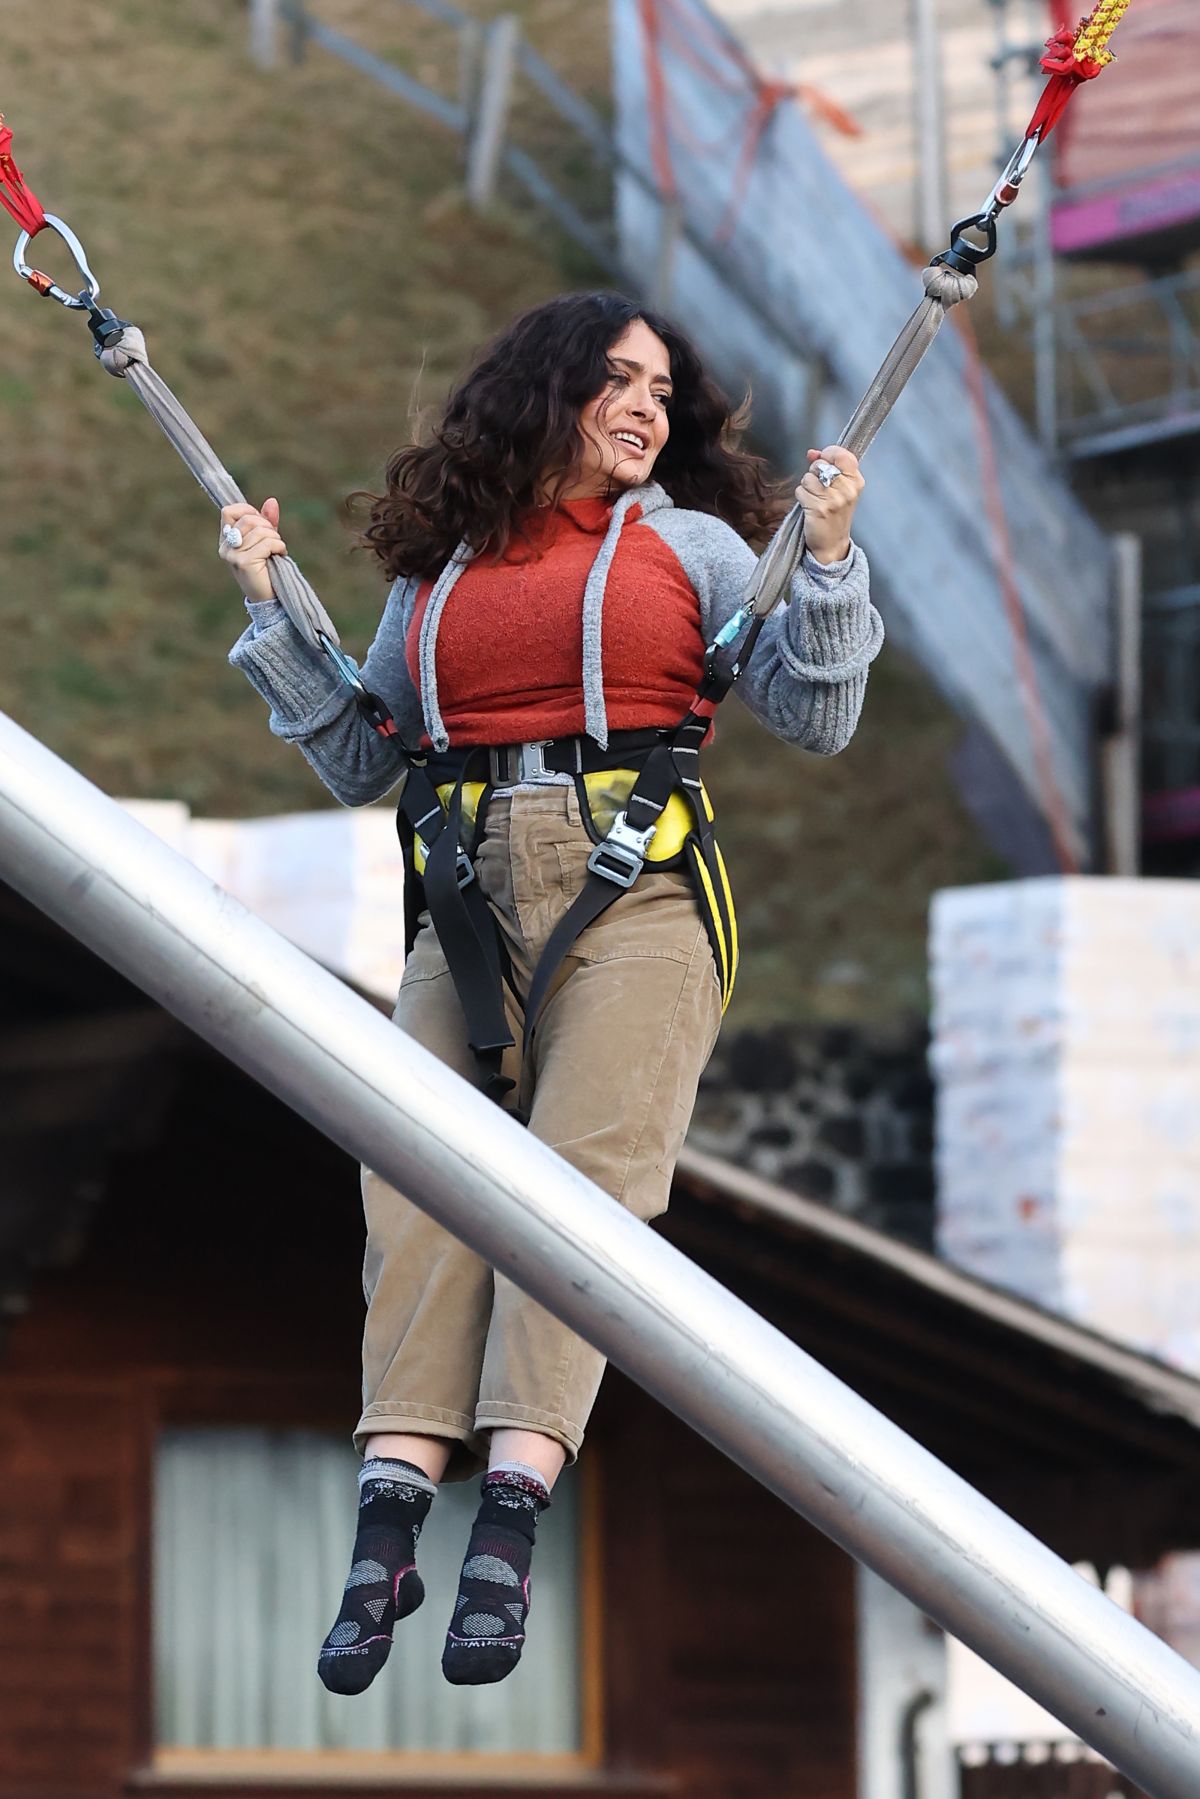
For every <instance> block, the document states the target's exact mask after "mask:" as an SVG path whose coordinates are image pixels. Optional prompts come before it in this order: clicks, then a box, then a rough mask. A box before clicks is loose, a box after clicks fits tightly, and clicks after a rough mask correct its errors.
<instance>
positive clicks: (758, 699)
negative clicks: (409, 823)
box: [229, 481, 883, 806]
mask: <svg viewBox="0 0 1200 1799" xmlns="http://www.w3.org/2000/svg"><path fill="white" fill-rule="evenodd" d="M634 506H638V507H640V508H641V512H640V517H641V519H642V521H643V522H645V523H646V524H648V525H649V526H650V528H651V529H652V530H654V531H657V532H658V534H659V536H660V537H661V538H662V540H663V542H664V543H666V544H667V545H668V546H669V547H670V549H672V550H673V551H674V553H675V555H676V556H677V557H678V559H679V562H680V564H681V566H682V568H683V571H684V573H685V575H686V576H687V579H688V581H689V582H690V583H691V586H692V587H693V589H694V590H695V593H696V598H697V601H698V603H699V612H700V619H699V623H700V630H701V632H702V633H703V636H704V640H705V642H706V643H711V641H712V639H713V637H714V636H715V635H716V634H717V632H718V631H720V630H721V628H722V627H723V626H724V625H725V624H726V623H727V622H728V620H729V619H730V618H731V617H732V616H733V614H734V613H735V612H736V611H737V609H738V607H739V606H740V605H741V602H742V591H743V589H744V587H745V585H746V581H747V579H748V577H749V575H750V571H751V570H752V568H753V567H754V561H755V558H754V553H753V551H752V550H750V549H749V547H748V546H747V545H746V544H745V543H744V542H743V540H742V539H741V538H740V537H739V536H738V535H737V532H736V531H734V530H732V529H731V527H730V526H729V525H726V524H724V523H723V522H722V521H721V520H720V519H717V518H713V517H711V516H710V515H709V514H708V513H704V512H685V511H683V510H682V509H681V508H678V507H676V506H675V505H674V504H673V502H672V500H671V498H670V496H669V495H668V494H666V493H665V492H664V491H663V489H662V488H661V487H659V486H658V484H657V483H656V482H652V481H651V482H646V483H645V484H644V485H642V486H640V487H634V488H631V489H628V490H627V491H626V492H625V493H624V494H622V496H621V498H620V499H619V500H618V501H617V504H616V506H615V507H614V508H613V514H612V519H611V521H610V524H609V527H608V530H607V532H606V534H605V537H604V540H603V542H602V543H601V545H600V548H599V551H598V553H597V556H596V559H595V562H594V564H593V567H592V571H591V574H590V575H589V577H588V581H587V586H586V589H585V592H584V598H583V669H582V677H583V693H584V702H585V713H586V729H587V734H588V735H589V736H590V737H592V738H594V739H595V741H596V742H597V743H598V744H599V745H600V746H601V748H605V747H606V746H607V743H608V720H607V715H606V712H605V706H604V668H603V660H602V643H603V633H602V624H603V616H604V590H605V585H606V582H607V579H608V571H609V568H610V567H611V565H612V560H613V555H614V553H615V551H616V547H617V539H618V537H619V535H620V533H621V531H622V529H623V528H624V526H625V522H626V520H627V518H628V516H629V513H630V511H631V509H632V508H633V507H634ZM470 560H471V552H470V550H469V549H467V548H466V546H465V545H464V546H460V548H459V549H458V550H457V551H456V552H455V555H454V556H453V557H452V558H451V560H450V562H449V563H448V564H447V566H446V568H445V569H444V570H443V572H442V574H441V576H440V577H439V578H438V580H437V582H436V583H435V586H434V589H433V592H432V594H431V595H430V600H429V605H428V606H427V608H426V611H425V617H424V620H423V621H422V629H421V638H420V676H421V680H420V691H418V689H417V687H416V685H415V684H414V682H413V680H412V677H411V676H410V674H409V669H408V662H407V658H406V654H405V644H406V639H407V636H408V631H409V627H410V625H411V623H412V617H413V611H414V608H415V605H416V599H417V593H418V590H419V588H420V586H421V582H420V581H419V580H418V579H415V578H412V579H408V580H400V581H397V582H396V583H395V584H394V586H393V587H392V590H391V592H390V594H389V595H388V600H387V606H386V608H385V610H384V614H383V617H382V619H381V621H380V625H379V631H378V633H377V635H376V638H375V641H374V643H373V644H372V645H371V648H370V650H369V651H368V654H367V659H366V662H365V663H364V664H363V668H362V678H363V680H364V682H365V683H366V685H367V687H368V688H369V689H370V691H371V692H372V693H375V694H377V695H378V696H379V698H380V699H381V700H382V701H383V703H384V705H385V706H387V708H388V710H389V711H390V712H391V714H392V717H393V718H394V719H395V721H396V724H397V726H398V727H399V730H400V736H401V738H402V740H403V741H404V742H405V743H410V744H415V743H417V742H418V741H419V739H420V736H421V733H422V731H423V730H424V731H427V732H428V734H429V738H430V741H431V742H432V743H433V744H434V746H435V747H436V748H438V749H444V748H446V747H447V744H448V738H447V736H446V728H445V725H444V723H443V720H442V714H441V709H440V707H439V704H438V683H437V638H438V626H439V623H440V621H441V617H442V613H443V611H444V609H445V605H446V601H447V600H448V599H449V597H450V594H451V592H452V591H453V588H454V584H455V582H456V581H457V580H458V578H459V576H460V575H461V574H462V571H463V569H464V568H465V567H466V566H467V564H468V563H469V562H470ZM247 610H248V612H249V613H250V625H249V627H248V629H247V630H246V631H245V633H244V634H243V635H242V637H241V638H239V640H238V642H237V643H236V644H235V645H234V647H233V649H232V651H231V652H230V657H229V660H230V661H231V662H232V663H233V665H234V667H235V668H240V669H241V670H242V672H243V673H244V674H245V675H246V677H247V678H248V680H249V681H250V682H251V684H252V685H253V686H254V687H255V688H256V689H257V691H258V692H259V693H260V694H261V695H262V697H263V698H264V699H265V700H266V702H267V704H268V705H269V706H270V708H271V718H270V726H271V730H272V731H273V732H274V734H275V735H276V736H277V737H281V738H283V739H285V740H286V741H287V742H290V743H295V744H297V745H298V746H299V748H300V749H301V751H302V752H303V753H304V755H305V756H306V757H307V758H308V760H309V762H311V764H312V766H313V768H314V769H315V770H316V772H317V773H318V775H320V777H321V779H322V781H323V782H324V783H325V785H326V787H328V788H329V791H330V792H331V793H332V794H334V796H335V797H336V798H337V799H339V800H341V801H342V803H343V804H344V805H347V806H363V805H367V804H369V803H370V802H371V801H372V800H377V799H381V798H382V797H383V795H384V794H385V793H387V792H388V790H389V789H390V788H391V787H393V786H394V785H395V783H396V782H397V780H398V779H399V773H400V770H399V765H398V761H397V757H396V755H395V752H394V750H393V749H392V747H391V745H390V744H387V743H385V742H384V741H383V740H382V739H381V738H380V737H378V736H377V735H376V733H375V732H374V731H373V730H372V729H371V727H370V726H369V725H368V724H367V723H366V722H365V721H364V720H363V718H362V717H361V715H360V714H359V712H358V710H357V708H356V706H355V704H354V700H353V698H352V696H351V694H350V692H349V690H348V689H347V688H346V686H345V685H344V684H343V683H342V682H340V681H339V680H338V678H337V676H336V675H335V673H334V671H333V668H332V666H331V665H330V663H329V662H328V660H327V659H326V658H325V657H324V656H322V655H321V654H320V652H319V651H317V650H313V649H311V648H310V647H309V646H308V645H307V644H306V643H305V642H304V640H303V638H301V636H300V635H299V633H298V632H297V631H296V630H295V629H294V628H293V626H292V625H291V623H290V621H289V620H288V618H287V615H286V613H285V612H284V610H283V608H282V606H280V605H279V604H278V603H277V602H276V601H274V600H270V601H266V602H265V603H262V604H254V603H251V602H247ZM882 642H883V623H882V621H881V619H880V617H879V614H878V612H877V611H876V610H875V608H874V606H873V605H872V604H871V599H870V579H869V572H868V568H867V559H866V557H865V556H864V554H863V552H862V550H861V549H859V548H858V547H857V546H855V547H853V548H852V549H851V552H850V555H849V556H848V557H847V558H846V560H845V561H844V562H838V563H833V564H830V565H828V566H822V565H821V564H820V563H818V562H816V561H815V560H814V559H813V558H812V557H811V556H809V555H806V556H805V557H804V560H803V563H802V565H801V567H800V568H799V569H798V570H797V572H796V575H795V578H794V580H793V583H792V595H791V602H790V604H789V605H787V606H781V607H779V608H778V609H777V610H776V611H775V612H774V613H773V614H772V616H771V617H770V618H769V619H768V620H767V623H766V626H765V627H764V629H763V633H762V636H761V637H760V639H759V642H758V647H757V649H756V650H755V652H754V656H753V658H752V660H751V662H750V665H749V668H748V669H747V671H746V673H745V674H744V675H743V676H742V679H741V681H740V682H739V683H738V685H737V687H736V688H735V689H734V691H735V692H736V693H737V694H738V695H739V696H740V697H741V699H742V700H743V701H744V702H745V703H746V705H748V706H749V708H750V710H751V712H753V713H754V715H755V717H757V718H759V719H761V721H762V722H763V724H764V725H766V727H767V728H768V730H770V731H772V732H774V734H775V735H776V736H777V737H782V738H783V739H784V740H785V742H788V743H794V744H798V745H800V747H801V748H803V749H807V750H812V751H815V752H816V754H818V755H822V756H833V755H836V754H837V753H838V751H839V750H842V749H844V748H845V747H846V745H847V744H848V743H849V741H850V739H851V737H852V736H853V735H854V731H855V727H856V726H857V724H858V718H859V714H860V712H861V710H862V703H863V694H864V692H865V689H866V683H867V670H868V668H869V667H870V664H871V663H872V661H873V660H874V659H875V657H876V656H877V655H878V653H879V649H880V646H881V645H882Z"/></svg>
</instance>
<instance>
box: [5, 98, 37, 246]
mask: <svg viewBox="0 0 1200 1799" xmlns="http://www.w3.org/2000/svg"><path fill="white" fill-rule="evenodd" d="M12 138H13V134H12V130H11V128H10V127H9V126H7V125H6V124H5V123H4V116H3V114H0V206H3V208H4V210H5V212H9V213H11V214H12V216H13V218H14V219H15V220H16V221H17V224H18V225H20V227H21V229H22V230H23V231H28V233H29V235H30V237H36V236H37V234H38V232H39V231H40V230H41V229H42V227H43V225H44V224H45V223H46V215H45V213H44V212H43V211H42V203H41V201H40V200H39V199H38V197H37V195H36V194H32V193H30V191H29V189H28V188H27V187H26V185H25V178H24V176H23V175H22V174H21V171H20V169H19V168H18V167H17V165H16V163H15V162H14V161H13V159H12ZM6 189H7V192H6V191H5V190H6Z"/></svg>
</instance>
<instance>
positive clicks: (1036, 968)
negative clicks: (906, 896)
mask: <svg viewBox="0 0 1200 1799" xmlns="http://www.w3.org/2000/svg"><path fill="white" fill-rule="evenodd" d="M930 959H931V972H932V983H933V1049H932V1060H933V1069H934V1074H935V1077H936V1080H937V1086H938V1100H937V1163H938V1208H939V1209H938V1243H939V1249H940V1251H941V1253H942V1254H943V1255H945V1256H946V1257H947V1259H948V1260H951V1261H954V1262H957V1263H959V1264H960V1265H961V1266H963V1267H965V1268H968V1269H970V1270H971V1271H972V1272H974V1273H976V1274H979V1275H981V1276H983V1277H984V1278H985V1279H988V1280H993V1281H996V1282H997V1283H999V1284H1001V1285H1003V1286H1006V1287H1011V1288H1014V1289H1015V1290H1016V1291H1018V1292H1020V1293H1023V1294H1025V1295H1026V1296H1027V1297H1028V1298H1030V1299H1033V1300H1036V1301H1038V1302H1039V1303H1041V1304H1043V1305H1048V1306H1052V1307H1054V1308H1056V1309H1057V1310H1060V1311H1063V1312H1065V1313H1067V1314H1069V1315H1070V1316H1071V1317H1074V1318H1076V1319H1078V1320H1079V1321H1080V1322H1083V1323H1087V1324H1090V1325H1092V1326H1094V1327H1095V1328H1096V1329H1098V1330H1102V1331H1104V1332H1105V1333H1106V1334H1108V1335H1111V1336H1113V1337H1116V1338H1119V1339H1122V1340H1124V1341H1126V1342H1128V1343H1131V1344H1133V1345H1135V1346H1136V1347H1138V1348H1141V1349H1145V1350H1147V1351H1150V1352H1152V1353H1154V1354H1157V1355H1159V1356H1162V1357H1164V1358H1166V1359H1168V1360H1170V1361H1173V1362H1176V1363H1177V1364H1179V1365H1181V1366H1183V1367H1186V1368H1189V1369H1192V1370H1193V1371H1195V1370H1200V1281H1198V1280H1197V1275H1198V1274H1200V885H1198V884H1196V883H1192V882H1182V881H1117V880H1098V879H1069V880H1062V879H1048V880H1038V881H1025V882H1012V883H1007V884H1004V885H999V886H991V887H976V888H967V889H962V890H957V891H951V892H946V893H942V894H939V895H938V896H937V899H936V900H935V902H934V907H933V917H932V931H931V957H930Z"/></svg>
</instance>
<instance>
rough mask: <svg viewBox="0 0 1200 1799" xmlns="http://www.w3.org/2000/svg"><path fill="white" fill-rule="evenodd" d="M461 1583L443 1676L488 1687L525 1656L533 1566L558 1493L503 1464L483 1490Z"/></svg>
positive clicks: (538, 1479) (519, 1469)
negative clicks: (543, 1520)
mask: <svg viewBox="0 0 1200 1799" xmlns="http://www.w3.org/2000/svg"><path fill="white" fill-rule="evenodd" d="M480 1490H481V1492H482V1494H483V1503H482V1504H481V1505H480V1507H479V1511H478V1513H477V1515H476V1518H475V1524H474V1526H473V1528H472V1531H471V1540H470V1542H469V1543H468V1545H467V1555H466V1560H465V1561H464V1562H463V1570H462V1574H461V1576H460V1578H459V1587H458V1600H457V1602H456V1604H455V1607H454V1616H453V1618H452V1619H451V1621H450V1629H449V1631H448V1632H447V1633H446V1647H445V1649H444V1651H443V1653H442V1673H443V1674H444V1675H445V1676H446V1679H447V1680H448V1681H449V1682H450V1683H451V1685H452V1686H456V1687H481V1686H488V1685H490V1683H491V1682H492V1681H496V1680H503V1679H504V1677H505V1675H506V1674H511V1673H512V1671H513V1669H514V1668H515V1667H516V1665H517V1663H518V1662H519V1661H520V1659H521V1650H522V1649H523V1648H524V1646H525V1619H526V1617H527V1615H528V1612H529V1564H530V1562H531V1560H532V1559H533V1537H534V1531H535V1530H536V1528H537V1521H538V1516H539V1514H540V1513H541V1512H543V1511H545V1509H546V1507H547V1506H548V1505H549V1503H550V1490H549V1488H548V1487H547V1485H546V1483H545V1481H544V1480H543V1479H542V1478H541V1476H540V1475H539V1474H538V1473H536V1472H535V1470H534V1469H532V1468H525V1467H523V1466H516V1465H514V1464H512V1463H507V1464H504V1463H502V1464H501V1465H500V1466H499V1467H497V1468H493V1469H491V1470H490V1471H489V1472H488V1473H487V1474H486V1475H485V1476H484V1479H483V1486H482V1488H481V1489H480Z"/></svg>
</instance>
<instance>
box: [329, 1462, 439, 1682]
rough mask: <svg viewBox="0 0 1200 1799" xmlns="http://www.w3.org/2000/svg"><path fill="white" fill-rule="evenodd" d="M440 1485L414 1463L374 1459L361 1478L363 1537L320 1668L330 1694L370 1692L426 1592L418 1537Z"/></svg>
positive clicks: (358, 1540)
mask: <svg viewBox="0 0 1200 1799" xmlns="http://www.w3.org/2000/svg"><path fill="white" fill-rule="evenodd" d="M436 1492H437V1488H436V1487H435V1486H434V1484H433V1482H432V1481H431V1480H430V1479H429V1477H428V1476H427V1475H425V1474H422V1472H421V1470H420V1469H419V1468H414V1467H413V1465H412V1463H411V1462H394V1461H391V1460H389V1459H388V1458H387V1457H386V1456H378V1455H377V1456H372V1457H371V1458H370V1460H368V1461H366V1462H364V1463H363V1466H362V1472H361V1473H360V1475H359V1477H358V1535H357V1536H356V1537H355V1539H354V1558H353V1562H352V1564H351V1568H350V1577H349V1579H348V1580H347V1582H346V1590H345V1592H344V1593H343V1594H342V1609H341V1611H340V1612H339V1613H338V1615H337V1618H336V1620H335V1621H334V1625H333V1629H332V1630H331V1631H330V1633H329V1635H328V1636H327V1637H326V1639H325V1641H324V1643H323V1644H322V1645H321V1654H320V1656H319V1658H318V1660H317V1673H318V1674H319V1675H320V1676H321V1679H322V1681H323V1682H324V1683H325V1685H326V1686H327V1687H328V1688H329V1691H330V1692H331V1693H365V1692H366V1690H367V1688H368V1687H369V1686H370V1684H371V1682H372V1681H373V1680H374V1678H375V1676H376V1675H377V1674H378V1672H379V1670H380V1669H381V1668H382V1666H383V1664H384V1662H386V1660H387V1658H388V1652H389V1650H390V1649H391V1647H392V1626H393V1625H394V1624H395V1623H396V1620H397V1619H398V1618H407V1617H408V1615H409V1613H410V1612H415V1611H416V1609H417V1607H418V1606H419V1605H420V1603H421V1601H422V1599H424V1597H425V1588H424V1587H423V1585H422V1584H421V1576H420V1575H419V1574H418V1573H417V1567H416V1552H417V1538H418V1537H419V1536H420V1534H421V1526H422V1524H423V1523H424V1522H425V1514H426V1513H427V1512H428V1510H429V1507H430V1505H431V1504H432V1502H433V1496H434V1494H435V1493H436Z"/></svg>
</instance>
